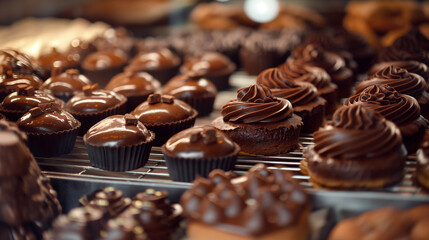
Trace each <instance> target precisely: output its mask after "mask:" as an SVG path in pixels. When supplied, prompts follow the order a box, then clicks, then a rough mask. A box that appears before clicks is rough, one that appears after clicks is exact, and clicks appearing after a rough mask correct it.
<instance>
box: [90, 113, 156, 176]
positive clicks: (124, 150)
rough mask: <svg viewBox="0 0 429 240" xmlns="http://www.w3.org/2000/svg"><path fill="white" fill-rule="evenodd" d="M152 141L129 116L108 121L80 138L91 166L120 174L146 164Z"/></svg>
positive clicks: (120, 116)
mask: <svg viewBox="0 0 429 240" xmlns="http://www.w3.org/2000/svg"><path fill="white" fill-rule="evenodd" d="M154 139H155V134H154V133H153V132H151V131H149V130H148V129H147V128H146V127H145V126H144V125H143V123H141V122H139V121H138V119H137V118H136V117H134V116H133V115H131V114H125V115H113V116H110V117H107V118H105V119H103V120H101V121H100V122H98V123H97V124H95V125H94V126H92V127H91V128H90V129H89V130H88V132H87V133H86V134H85V135H84V136H83V141H84V142H85V146H86V149H87V151H88V156H89V160H90V161H91V164H92V165H93V166H95V167H98V168H101V169H104V170H109V171H122V172H123V171H129V170H133V169H137V168H140V167H143V166H144V165H145V164H146V162H147V160H148V158H149V154H150V150H151V148H152V142H153V140H154Z"/></svg>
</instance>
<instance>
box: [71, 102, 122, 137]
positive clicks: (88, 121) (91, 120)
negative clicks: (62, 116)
mask: <svg viewBox="0 0 429 240" xmlns="http://www.w3.org/2000/svg"><path fill="white" fill-rule="evenodd" d="M126 103H127V99H125V100H124V101H123V102H121V103H119V105H117V106H114V107H111V108H108V109H106V110H104V111H101V112H96V113H76V112H71V111H69V112H70V114H72V115H73V117H75V118H76V119H77V120H79V122H81V124H82V126H81V127H80V130H79V136H83V135H85V133H86V132H87V131H88V130H89V129H90V128H91V127H92V126H94V125H95V124H96V123H98V122H99V121H101V120H103V119H105V118H106V117H109V116H112V115H116V114H125V113H126Z"/></svg>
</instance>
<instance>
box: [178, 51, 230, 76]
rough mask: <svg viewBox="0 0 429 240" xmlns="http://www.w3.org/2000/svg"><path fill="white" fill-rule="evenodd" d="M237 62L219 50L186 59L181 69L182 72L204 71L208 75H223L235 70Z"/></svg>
mask: <svg viewBox="0 0 429 240" xmlns="http://www.w3.org/2000/svg"><path fill="white" fill-rule="evenodd" d="M234 70H235V64H234V63H233V62H231V60H229V58H228V57H226V56H225V55H223V54H221V53H217V52H206V53H204V54H200V55H197V56H189V57H187V58H186V59H185V63H184V64H183V65H182V67H181V69H180V71H181V72H182V73H187V72H189V71H192V72H200V71H201V72H204V75H205V76H207V77H213V76H223V75H228V74H231V73H232V72H234Z"/></svg>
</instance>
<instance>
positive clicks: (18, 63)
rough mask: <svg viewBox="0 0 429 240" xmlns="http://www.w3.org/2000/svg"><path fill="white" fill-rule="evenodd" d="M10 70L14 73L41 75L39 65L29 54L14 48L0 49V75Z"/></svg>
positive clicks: (19, 74)
mask: <svg viewBox="0 0 429 240" xmlns="http://www.w3.org/2000/svg"><path fill="white" fill-rule="evenodd" d="M8 70H11V71H12V73H13V74H14V75H17V76H21V75H33V74H35V75H37V76H38V77H41V73H40V69H39V66H38V65H37V64H36V63H35V61H34V60H33V59H31V58H30V56H28V55H26V54H24V53H22V52H19V51H17V50H14V49H2V50H0V75H4V74H5V73H6V72H7V71H8Z"/></svg>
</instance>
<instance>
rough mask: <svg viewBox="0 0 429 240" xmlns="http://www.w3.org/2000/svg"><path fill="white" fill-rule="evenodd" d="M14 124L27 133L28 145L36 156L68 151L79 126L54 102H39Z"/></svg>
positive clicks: (59, 153) (71, 147)
mask: <svg viewBox="0 0 429 240" xmlns="http://www.w3.org/2000/svg"><path fill="white" fill-rule="evenodd" d="M16 124H17V125H18V127H19V129H21V130H22V131H24V132H25V133H26V134H27V135H28V147H29V148H30V150H31V152H32V153H33V155H34V156H37V157H53V156H58V155H61V154H66V153H69V152H70V151H71V150H72V149H73V146H74V144H75V141H76V137H77V134H78V132H79V128H80V122H79V121H78V120H76V119H75V118H74V117H73V116H72V115H71V114H70V113H68V112H66V111H64V110H61V107H60V105H59V104H58V103H55V102H50V103H43V104H39V106H38V107H35V108H32V109H31V110H30V111H29V112H27V113H26V114H24V115H23V116H22V117H21V118H20V119H19V120H18V121H17V122H16Z"/></svg>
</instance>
